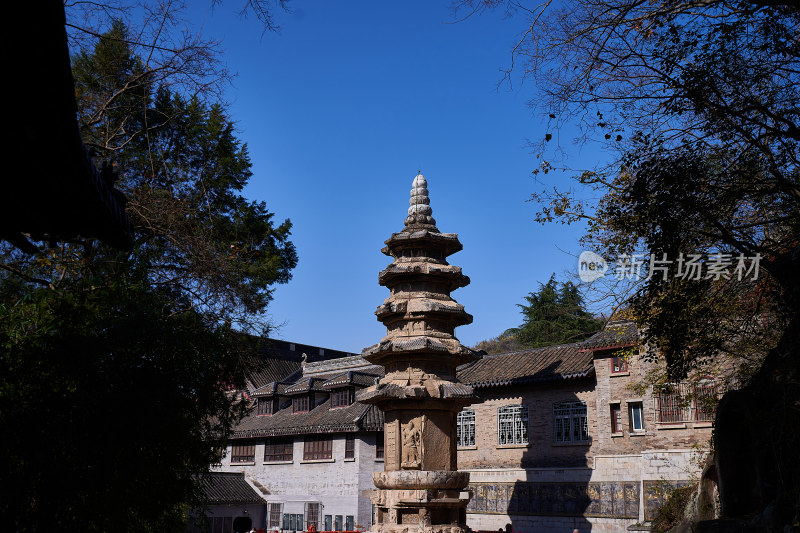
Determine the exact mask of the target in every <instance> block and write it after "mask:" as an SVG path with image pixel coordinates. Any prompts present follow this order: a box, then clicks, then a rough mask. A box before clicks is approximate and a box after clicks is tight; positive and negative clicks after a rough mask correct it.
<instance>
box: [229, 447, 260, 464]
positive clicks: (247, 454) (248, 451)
mask: <svg viewBox="0 0 800 533" xmlns="http://www.w3.org/2000/svg"><path fill="white" fill-rule="evenodd" d="M255 461H256V445H255V443H252V442H251V443H248V444H235V443H231V464H242V463H254V462H255Z"/></svg>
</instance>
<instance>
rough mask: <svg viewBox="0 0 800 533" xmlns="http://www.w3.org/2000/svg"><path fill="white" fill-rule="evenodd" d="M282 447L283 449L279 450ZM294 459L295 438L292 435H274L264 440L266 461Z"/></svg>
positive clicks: (276, 461) (288, 460)
mask: <svg viewBox="0 0 800 533" xmlns="http://www.w3.org/2000/svg"><path fill="white" fill-rule="evenodd" d="M280 447H283V451H282V452H279V451H278V450H279V449H280ZM290 461H294V439H293V438H292V437H273V438H269V439H267V440H266V441H265V442H264V462H265V463H288V462H290Z"/></svg>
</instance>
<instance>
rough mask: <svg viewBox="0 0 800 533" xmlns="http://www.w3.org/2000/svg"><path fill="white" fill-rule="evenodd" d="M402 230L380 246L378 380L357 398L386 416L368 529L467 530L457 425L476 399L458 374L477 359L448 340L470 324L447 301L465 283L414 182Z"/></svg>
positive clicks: (450, 241)
mask: <svg viewBox="0 0 800 533" xmlns="http://www.w3.org/2000/svg"><path fill="white" fill-rule="evenodd" d="M410 203H411V207H409V209H408V217H407V218H406V220H405V228H404V229H403V231H401V232H400V233H394V234H392V236H391V237H390V238H389V239H388V240H387V241H386V247H385V248H384V249H383V250H382V251H383V253H384V254H386V255H388V256H390V257H392V259H393V262H392V264H391V265H389V266H388V267H386V269H384V270H383V271H382V272H381V273H380V276H379V282H380V284H381V285H383V286H385V287H387V288H388V289H389V291H390V296H389V297H388V298H387V299H386V300H385V301H384V303H383V305H381V306H380V307H378V309H377V311H376V312H375V314H376V315H377V317H378V320H380V321H381V322H383V323H384V325H386V330H387V333H386V336H385V337H384V338H383V339H382V340H381V342H380V343H378V344H376V345H374V346H370V347H369V348H365V349H364V351H363V352H362V356H363V357H364V359H366V360H367V361H369V362H371V363H374V364H376V365H381V366H382V367H383V368H385V371H386V374H385V376H384V377H383V378H382V379H381V380H380V381H379V382H378V383H377V384H375V385H373V386H371V387H369V388H368V389H366V390H364V391H361V393H360V394H359V395H358V400H359V401H360V402H363V403H366V404H370V405H376V406H378V407H379V408H380V409H381V411H383V413H384V417H385V426H384V428H385V429H384V437H385V446H384V471H383V472H376V473H375V475H374V480H375V485H376V487H378V490H377V491H376V492H375V494H374V497H373V502H374V503H375V506H376V511H377V512H376V517H375V518H376V523H375V525H374V527H373V530H374V531H379V532H382V533H400V532H408V531H414V532H424V533H461V532H463V531H466V506H467V503H468V501H469V493H468V492H466V491H465V489H466V487H467V484H468V483H469V474H466V473H463V472H459V471H458V466H457V456H456V442H455V438H454V437H455V432H456V431H455V430H456V417H457V414H458V412H459V411H461V409H462V408H463V407H465V406H467V405H469V404H471V403H472V402H474V401H475V400H476V397H475V395H474V394H473V390H472V387H469V386H465V385H463V384H461V383H459V381H458V379H457V378H456V368H457V367H458V366H459V365H463V364H466V363H470V362H472V361H474V360H475V359H477V355H476V353H475V352H473V351H472V350H470V349H469V348H467V347H465V346H463V345H462V344H461V343H460V342H459V341H458V339H457V338H456V337H455V336H454V330H455V328H456V327H457V326H461V325H464V324H469V323H471V322H472V316H471V315H469V314H468V313H466V312H465V311H464V307H463V306H462V305H460V304H458V303H457V302H456V301H455V300H453V298H451V297H450V292H451V291H453V290H455V289H457V288H459V287H464V286H466V285H467V284H469V278H468V277H466V276H465V275H463V274H462V273H461V268H459V267H456V266H452V265H450V264H448V263H447V260H446V259H447V257H448V256H450V255H452V254H454V253H456V252H458V251H459V250H461V248H462V247H461V243H460V242H459V241H458V236H457V235H456V234H454V233H441V232H440V231H439V230H438V228H437V227H436V221H435V220H434V219H433V217H432V216H431V213H432V209H431V207H430V205H429V204H430V200H429V198H428V188H427V182H426V180H425V178H424V177H423V176H422V174H419V175H417V176H416V177H415V178H414V182H413V188H412V190H411V200H410Z"/></svg>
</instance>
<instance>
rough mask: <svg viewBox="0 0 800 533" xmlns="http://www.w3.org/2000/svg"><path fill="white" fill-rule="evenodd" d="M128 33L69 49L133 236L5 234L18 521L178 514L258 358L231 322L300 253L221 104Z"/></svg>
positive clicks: (7, 377)
mask: <svg viewBox="0 0 800 533" xmlns="http://www.w3.org/2000/svg"><path fill="white" fill-rule="evenodd" d="M132 40H133V39H132V38H131V36H130V34H129V30H128V29H127V27H126V25H124V24H122V23H120V22H117V23H115V24H114V25H113V27H112V28H111V30H110V31H108V32H107V33H105V34H103V35H102V36H100V37H99V39H98V40H97V42H96V44H95V46H94V48H93V49H92V50H89V51H84V52H82V53H80V54H78V55H77V56H75V57H74V58H73V67H74V77H75V80H76V94H77V99H78V107H79V110H80V119H81V122H82V132H83V135H84V142H85V143H86V144H87V145H88V146H90V147H92V149H93V151H94V156H95V160H96V163H97V164H98V166H105V167H106V168H109V167H112V168H113V169H114V172H113V173H112V172H106V173H105V175H106V176H110V175H112V174H113V175H114V177H115V178H116V179H117V182H116V185H115V186H116V188H117V189H118V190H120V191H122V192H123V193H124V195H125V197H126V199H127V202H128V203H127V211H128V214H129V217H130V218H131V220H132V222H133V225H134V228H133V231H134V245H133V248H132V250H130V251H128V252H121V251H118V250H114V249H111V248H109V247H107V246H104V245H102V244H101V243H99V242H97V241H95V240H92V239H75V240H74V241H70V242H43V243H38V247H39V249H40V250H41V252H40V253H38V254H35V255H27V254H24V253H22V252H20V251H19V250H17V249H15V248H13V247H11V246H10V245H6V244H3V245H0V267H2V268H1V269H0V424H2V425H3V427H5V428H8V429H9V431H7V432H6V433H7V438H4V439H2V443H0V455H1V456H2V459H0V462H2V468H1V469H0V472H2V473H0V489H2V491H3V494H4V497H3V498H2V500H0V516H2V520H3V522H4V523H5V524H8V525H7V526H6V527H7V528H9V529H13V530H17V531H32V530H44V529H57V530H61V531H78V530H80V531H110V530H115V529H123V530H130V531H164V530H175V529H176V528H181V527H182V523H183V521H184V520H185V517H186V511H187V510H188V509H189V508H190V507H192V506H196V505H202V500H201V499H200V493H199V490H198V489H199V483H198V478H197V476H198V475H200V474H202V473H203V472H204V471H206V470H207V468H208V465H209V464H212V463H214V462H216V461H217V460H218V459H219V457H220V454H221V453H222V451H223V450H224V444H225V442H226V440H227V436H228V435H229V433H230V431H231V427H232V424H233V423H234V422H235V421H236V420H237V419H238V417H239V416H240V415H241V414H242V411H243V409H244V406H243V405H242V404H241V402H240V401H239V400H238V399H237V397H236V396H235V395H233V394H232V393H231V392H230V391H231V390H233V389H236V388H241V387H242V386H243V385H244V380H245V377H246V374H245V371H246V369H247V368H250V367H251V365H256V364H257V361H252V360H249V357H248V356H249V354H255V353H257V351H256V350H255V349H254V347H253V346H248V345H247V343H249V342H250V341H248V340H247V339H245V338H243V336H242V335H241V334H239V333H238V332H236V331H234V329H233V328H234V327H237V328H238V329H244V330H246V331H249V332H253V333H263V332H265V331H266V330H267V329H268V327H269V324H268V322H267V321H266V319H265V317H264V312H265V310H266V307H267V305H268V303H269V301H270V299H271V290H272V286H273V285H274V284H276V283H285V282H286V281H288V280H289V279H290V277H291V269H292V268H293V267H294V266H295V264H296V261H297V256H296V252H295V249H294V246H293V245H292V243H291V242H290V240H289V236H290V230H291V224H290V222H289V221H288V220H287V221H284V222H283V223H280V224H276V223H274V222H273V215H272V213H270V212H269V211H268V210H267V208H266V206H265V205H264V203H263V202H253V201H249V200H247V199H245V198H244V197H243V196H242V195H241V190H242V188H243V187H244V186H245V184H246V183H247V181H248V179H249V178H250V176H251V171H250V167H251V163H250V159H249V157H248V154H247V149H246V146H244V145H242V144H241V143H240V141H239V140H238V139H237V138H236V135H235V131H234V128H233V124H232V122H231V121H230V119H229V118H228V117H227V115H226V113H225V110H224V108H222V107H221V106H219V105H209V104H208V103H206V102H204V101H203V100H202V99H201V98H200V97H184V96H182V95H181V94H180V93H178V92H175V90H173V89H175V88H176V87H173V88H172V89H171V88H169V87H168V86H167V84H165V83H162V81H163V79H160V78H158V77H155V76H154V75H153V73H152V69H150V68H148V66H147V62H146V61H145V60H143V58H142V57H141V56H138V55H136V54H135V53H134V52H133V49H132V48H131V45H130V42H131V41H132ZM43 157H46V153H45V154H44V155H43Z"/></svg>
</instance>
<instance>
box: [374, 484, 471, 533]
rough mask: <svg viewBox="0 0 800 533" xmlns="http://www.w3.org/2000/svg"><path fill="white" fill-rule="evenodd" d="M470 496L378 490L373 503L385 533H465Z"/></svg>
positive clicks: (377, 528) (379, 527) (455, 492)
mask: <svg viewBox="0 0 800 533" xmlns="http://www.w3.org/2000/svg"><path fill="white" fill-rule="evenodd" d="M469 496H470V494H469V493H468V492H464V491H459V490H377V491H375V492H374V493H373V495H372V502H373V503H374V504H375V506H376V508H377V511H378V512H377V518H378V523H377V524H375V525H374V526H373V527H372V530H373V531H379V532H385V533H404V532H406V531H407V532H408V533H420V532H422V533H465V532H466V531H467V528H466V517H467V515H466V506H467V502H468V501H469Z"/></svg>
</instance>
